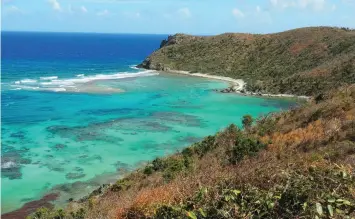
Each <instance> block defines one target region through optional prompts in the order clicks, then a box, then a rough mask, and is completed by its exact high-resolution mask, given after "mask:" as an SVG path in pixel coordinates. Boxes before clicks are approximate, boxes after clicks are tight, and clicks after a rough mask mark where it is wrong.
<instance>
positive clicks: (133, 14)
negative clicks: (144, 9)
mask: <svg viewBox="0 0 355 219" xmlns="http://www.w3.org/2000/svg"><path fill="white" fill-rule="evenodd" d="M123 15H124V16H126V17H127V18H140V17H141V13H139V12H124V13H123Z"/></svg>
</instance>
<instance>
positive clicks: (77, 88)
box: [11, 70, 159, 93]
mask: <svg viewBox="0 0 355 219" xmlns="http://www.w3.org/2000/svg"><path fill="white" fill-rule="evenodd" d="M158 74H159V73H158V72H156V71H154V70H146V71H141V72H137V73H128V72H119V73H116V74H97V75H90V76H85V75H84V74H78V75H76V77H75V78H63V79H59V78H58V76H49V77H40V78H39V80H36V79H27V78H26V79H23V80H20V81H15V82H14V83H12V84H11V86H12V87H13V88H14V90H39V91H52V92H89V93H91V92H92V93H101V92H107V93H108V92H119V91H122V90H120V89H118V88H112V87H102V86H96V85H95V84H94V83H93V82H95V81H104V80H119V79H125V78H135V77H146V76H154V75H158Z"/></svg>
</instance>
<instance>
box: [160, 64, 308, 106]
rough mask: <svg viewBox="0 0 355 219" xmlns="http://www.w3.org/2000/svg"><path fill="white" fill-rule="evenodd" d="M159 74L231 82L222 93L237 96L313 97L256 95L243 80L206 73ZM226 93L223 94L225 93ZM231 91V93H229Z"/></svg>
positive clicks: (303, 97) (177, 72)
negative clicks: (247, 89)
mask: <svg viewBox="0 0 355 219" xmlns="http://www.w3.org/2000/svg"><path fill="white" fill-rule="evenodd" d="M158 72H163V73H168V74H170V73H171V74H181V75H188V76H194V77H202V78H209V79H215V80H221V81H225V82H229V83H230V86H229V87H228V88H226V89H223V90H221V92H222V93H236V94H241V95H245V96H248V95H250V96H260V97H280V98H298V99H305V100H307V101H308V100H310V99H311V97H309V96H302V95H301V96H298V95H293V94H269V93H255V92H250V91H246V90H245V86H246V82H245V81H244V80H243V79H234V78H230V77H225V76H218V75H213V74H206V73H198V72H197V73H190V72H188V71H181V70H166V71H158ZM224 90H225V91H226V92H223V91H224ZM227 90H229V91H227Z"/></svg>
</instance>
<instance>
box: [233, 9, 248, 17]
mask: <svg viewBox="0 0 355 219" xmlns="http://www.w3.org/2000/svg"><path fill="white" fill-rule="evenodd" d="M232 14H233V15H234V17H236V18H243V17H245V14H244V13H243V12H242V11H241V10H239V9H238V8H234V9H233V10H232Z"/></svg>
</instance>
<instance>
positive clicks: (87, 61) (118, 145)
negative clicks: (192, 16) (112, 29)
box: [1, 32, 294, 213]
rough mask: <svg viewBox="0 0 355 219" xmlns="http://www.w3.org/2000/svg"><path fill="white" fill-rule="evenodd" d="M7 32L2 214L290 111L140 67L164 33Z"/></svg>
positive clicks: (286, 103)
mask: <svg viewBox="0 0 355 219" xmlns="http://www.w3.org/2000/svg"><path fill="white" fill-rule="evenodd" d="M1 34H2V58H1V62H2V63H1V77H2V80H1V146H2V148H1V158H2V159H1V171H2V174H1V181H2V196H1V198H2V206H1V210H2V212H3V213H5V212H9V211H13V210H15V209H18V208H20V207H21V206H22V205H23V204H25V203H27V202H31V201H34V200H38V199H40V198H41V197H42V196H44V195H46V194H49V193H56V194H59V198H58V199H57V200H56V201H55V202H54V204H56V205H57V206H59V207H60V206H62V205H64V204H65V203H66V202H67V200H68V199H69V198H74V199H78V198H80V197H82V196H83V195H86V194H88V193H89V192H91V191H92V190H93V189H95V188H96V187H97V186H99V185H100V184H102V183H107V182H113V181H114V180H115V179H117V178H118V177H119V176H122V175H123V174H124V173H126V172H129V171H130V170H132V169H134V168H137V167H140V166H142V165H143V164H144V163H146V162H147V161H149V160H151V159H153V158H155V157H157V156H163V155H166V154H171V153H173V152H175V151H178V150H180V149H181V148H183V147H185V146H188V145H189V144H191V143H193V142H196V141H198V140H200V139H202V138H203V137H204V136H207V135H209V134H214V133H215V132H217V131H219V130H221V129H222V128H224V127H226V126H227V125H229V124H230V123H236V124H238V125H240V119H241V117H242V116H243V115H245V114H251V115H253V116H258V115H260V114H267V113H269V112H275V111H279V110H282V109H285V108H288V107H290V106H292V105H293V104H294V102H292V101H290V100H285V99H265V98H256V97H246V96H239V95H236V94H221V93H218V92H215V91H213V89H216V88H223V87H226V86H228V84H227V83H226V82H223V81H216V80H210V79H205V78H198V77H189V76H181V75H174V74H167V73H162V72H156V71H150V70H142V69H137V68H135V67H134V66H135V65H136V64H139V63H140V62H141V61H142V60H144V58H145V57H147V56H148V55H149V54H150V53H152V52H153V51H154V50H156V49H158V48H159V45H160V42H161V40H163V39H165V38H166V37H167V36H165V35H132V34H80V33H25V32H2V33H1Z"/></svg>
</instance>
